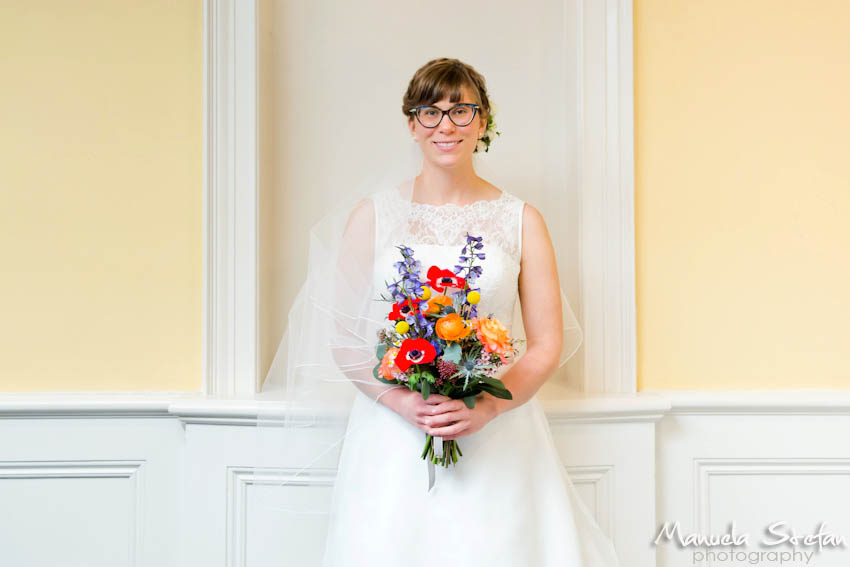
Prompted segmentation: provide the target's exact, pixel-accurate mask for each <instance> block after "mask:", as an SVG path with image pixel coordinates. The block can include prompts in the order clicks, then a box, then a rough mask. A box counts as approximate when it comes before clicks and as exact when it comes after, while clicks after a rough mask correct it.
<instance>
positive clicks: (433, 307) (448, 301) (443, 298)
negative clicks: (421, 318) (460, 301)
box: [425, 295, 454, 313]
mask: <svg viewBox="0 0 850 567" xmlns="http://www.w3.org/2000/svg"><path fill="white" fill-rule="evenodd" d="M453 303H454V302H453V301H452V298H451V297H449V296H448V295H435V296H434V297H432V298H431V299H429V300H428V308H427V309H426V311H425V312H426V313H437V312H439V311H440V305H442V306H444V307H451V306H452V304H453Z"/></svg>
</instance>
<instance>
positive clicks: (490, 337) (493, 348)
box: [469, 318, 513, 364]
mask: <svg viewBox="0 0 850 567" xmlns="http://www.w3.org/2000/svg"><path fill="white" fill-rule="evenodd" d="M469 323H470V325H472V328H473V329H475V333H476V335H477V336H478V340H479V341H481V344H482V345H484V351H485V352H489V353H497V354H498V355H499V358H501V359H502V363H503V364H507V363H508V362H509V360H508V357H509V355H510V354H511V353H512V352H513V347H511V344H510V342H509V341H510V340H511V339H510V337H509V336H508V330H507V329H505V327H504V326H503V325H502V323H500V322H499V320H498V319H487V318H484V319H478V318H475V319H470V320H469Z"/></svg>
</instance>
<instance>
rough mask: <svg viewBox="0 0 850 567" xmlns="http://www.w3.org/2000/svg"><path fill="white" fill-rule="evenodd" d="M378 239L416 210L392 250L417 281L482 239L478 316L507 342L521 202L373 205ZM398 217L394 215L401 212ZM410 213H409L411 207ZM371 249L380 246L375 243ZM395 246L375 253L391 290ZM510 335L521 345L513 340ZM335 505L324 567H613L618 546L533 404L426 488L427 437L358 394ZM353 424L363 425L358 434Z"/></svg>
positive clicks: (388, 197)
mask: <svg viewBox="0 0 850 567" xmlns="http://www.w3.org/2000/svg"><path fill="white" fill-rule="evenodd" d="M372 201H373V203H374V206H375V219H376V227H375V229H376V231H381V230H382V227H383V226H385V224H390V223H382V222H381V219H382V218H392V217H388V216H385V215H394V214H397V212H398V210H402V209H403V210H406V211H409V215H410V219H409V221H410V222H409V223H408V224H406V226H407V228H406V229H405V231H404V233H403V234H399V235H398V239H396V238H395V237H393V240H392V241H393V243H394V244H398V245H401V244H404V245H406V246H409V247H411V248H412V249H413V250H414V256H415V258H416V259H418V260H419V261H420V262H421V264H422V274H423V277H424V274H425V272H427V269H428V268H429V267H430V266H431V265H436V266H439V267H441V268H443V269H452V268H453V267H454V265H455V264H457V263H458V260H457V258H458V256H459V255H460V251H461V248H462V247H463V244H464V243H465V236H466V233H467V232H469V234H470V235H472V236H483V237H484V249H483V252H485V259H484V260H477V261H476V265H479V266H481V267H482V269H483V273H482V275H481V277H479V278H478V280H477V282H476V285H477V286H479V287H480V288H481V300H480V302H479V304H478V313H479V315H481V316H484V315H486V314H489V313H493V314H494V316H495V317H497V318H498V319H499V320H500V321H501V322H502V324H503V325H504V326H505V327H506V328H507V329H508V331H509V332H510V330H511V326H512V323H513V321H512V319H513V315H514V308H515V304H516V303H517V301H518V293H517V289H518V275H519V271H520V253H521V250H522V213H523V208H524V205H525V203H524V202H523V201H521V200H520V199H519V198H517V197H515V196H514V195H511V194H509V193H507V192H504V191H503V192H502V193H501V195H500V197H499V198H498V199H496V200H489V201H488V200H482V201H477V202H474V203H472V204H470V205H466V206H458V205H452V204H448V205H427V204H422V203H410V202H406V203H404V206H403V207H402V203H401V196H400V195H399V194H398V193H396V192H394V191H386V192H382V193H376V194H374V195H373V196H372ZM395 206H397V207H399V208H398V209H397V210H396V211H394V207H395ZM411 206H412V208H410V207H411ZM376 241H379V242H381V241H384V240H383V238H377V239H376ZM399 259H400V257H399V251H398V249H396V248H394V247H393V248H390V249H388V250H375V266H376V267H375V284H376V285H377V286H379V287H378V289H382V288H384V287H385V284H384V282H388V281H390V282H391V281H394V280H396V279H397V278H398V273H397V271H396V269H395V267H394V266H393V264H394V262H396V261H398V260H399ZM511 336H514V335H513V334H511ZM355 398H356V399H355V401H354V405H353V407H352V411H351V414H350V417H349V423H348V430H349V432H350V433H349V435H348V436H347V437H346V438H345V442H344V444H343V446H342V449H341V453H340V460H339V466H338V469H337V480H336V483H335V486H334V492H333V495H332V498H331V514H330V516H329V525H328V534H327V539H326V548H325V554H324V562H323V566H324V567H343V566H345V567H367V566H368V567H419V566H422V567H425V566H429V567H431V566H435V565H437V566H440V567H479V566H480V567H485V566H486V567H523V566H528V567H583V566H584V567H616V566H618V565H619V563H618V560H617V557H616V553H615V551H614V547H613V544H612V542H611V540H610V539H609V538H608V537H607V536H606V535H605V534H604V532H603V531H602V530H601V528H599V526H598V524H596V522H595V520H594V519H593V517H592V515H591V513H590V512H589V510H588V509H587V508H586V506H585V505H584V503H583V502H582V501H581V499H580V497H579V496H578V494H577V493H576V491H575V488H574V487H573V485H572V482H571V481H570V479H569V477H568V475H567V472H566V469H565V467H564V465H563V463H562V462H561V460H560V457H559V455H558V453H557V450H556V448H555V445H554V442H553V440H552V435H551V431H550V429H549V423H548V421H547V419H546V416H545V414H544V412H543V410H542V408H541V406H540V403H539V401H538V399H537V397H536V396H534V397H532V399H531V400H529V401H528V402H526V403H525V404H523V405H521V406H519V407H516V408H513V409H512V410H510V411H506V412H503V413H502V414H500V415H498V416H497V417H496V418H495V419H493V420H492V421H490V422H489V423H487V424H486V425H485V426H484V427H483V428H481V429H480V430H478V431H476V432H475V433H472V434H470V435H464V436H462V437H459V438H457V442H458V444H459V447H460V449H461V451H462V452H463V456H462V457H460V459H459V461H458V462H457V463H456V464H455V465H453V466H452V465H450V466H449V467H448V468H444V467H442V466H439V465H437V466H435V469H436V470H435V475H436V478H435V484H434V486H433V488H431V490H430V491H429V490H428V472H427V461H426V460H424V459H422V458H420V454H421V452H422V448H423V446H424V443H425V432H423V431H422V430H421V429H419V428H417V427H415V426H413V425H412V424H410V423H408V422H407V421H406V420H405V419H404V418H402V417H401V416H400V415H398V414H397V413H395V412H394V411H393V410H392V409H390V408H389V407H387V406H386V405H384V404H382V403H375V402H374V401H373V400H371V399H370V398H368V397H367V396H366V395H365V394H363V393H362V392H358V393H357V394H356V397H355ZM355 425H357V426H358V427H356V428H355Z"/></svg>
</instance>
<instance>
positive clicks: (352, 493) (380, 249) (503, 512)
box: [258, 58, 619, 567]
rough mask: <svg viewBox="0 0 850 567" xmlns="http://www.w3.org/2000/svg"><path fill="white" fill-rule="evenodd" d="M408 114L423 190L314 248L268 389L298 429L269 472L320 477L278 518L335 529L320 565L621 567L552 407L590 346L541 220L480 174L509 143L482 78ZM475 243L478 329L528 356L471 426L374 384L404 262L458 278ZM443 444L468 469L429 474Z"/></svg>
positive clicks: (269, 421)
mask: <svg viewBox="0 0 850 567" xmlns="http://www.w3.org/2000/svg"><path fill="white" fill-rule="evenodd" d="M402 111H403V113H404V115H405V119H406V123H407V126H408V128H409V131H410V135H411V137H412V139H413V140H414V144H415V146H414V148H416V150H417V152H418V153H419V155H420V156H421V161H419V162H418V169H419V170H418V171H417V172H416V173H417V174H416V175H415V176H414V177H409V178H405V179H404V180H403V181H402V182H400V183H398V182H396V181H395V180H393V181H392V182H391V183H384V184H382V185H380V186H379V187H377V189H376V190H374V191H372V192H371V193H370V194H369V195H368V196H366V197H364V198H360V199H358V200H356V201H355V202H354V203H353V204H346V205H345V206H343V207H340V208H339V209H338V213H336V214H335V215H329V216H328V218H327V219H326V221H325V222H324V223H323V224H322V223H320V228H318V229H314V231H313V233H312V235H311V249H310V263H309V267H308V277H307V281H306V282H305V284H304V286H303V287H302V289H301V292H299V295H298V297H297V298H296V301H295V305H294V307H293V308H292V311H291V312H290V315H289V327H288V330H287V333H286V335H285V336H284V340H283V341H282V342H281V346H280V348H279V349H278V353H277V354H276V356H275V361H274V363H273V364H272V369H271V370H270V372H269V376H267V379H266V384H265V386H264V389H265V390H270V389H272V388H282V389H283V391H284V392H285V398H286V400H287V401H288V404H287V405H286V406H285V407H286V409H285V410H284V413H283V414H282V415H281V414H279V413H278V412H279V411H280V410H278V409H269V410H268V413H267V414H266V415H264V416H263V419H262V420H261V421H262V423H261V425H263V424H265V425H271V426H274V427H268V428H265V430H267V431H273V432H274V433H275V434H279V433H280V430H281V428H280V425H281V424H284V425H285V426H290V427H289V428H287V427H284V428H283V429H286V431H287V433H286V437H275V439H274V441H267V442H266V443H265V444H264V445H263V446H262V447H261V448H260V452H261V453H263V454H264V455H265V456H266V457H267V458H268V455H269V452H270V451H271V450H272V449H273V448H274V449H277V448H280V447H283V446H284V445H285V446H286V451H287V456H288V457H289V456H292V457H291V458H292V459H296V458H297V459H301V460H300V461H299V462H300V463H303V460H308V461H309V463H308V464H307V466H304V467H301V468H298V471H297V473H296V475H295V476H297V477H298V481H295V480H293V478H294V477H293V476H290V477H289V478H287V479H285V480H283V481H281V483H282V484H287V485H290V486H298V487H301V495H300V496H297V497H293V498H292V499H291V500H290V501H289V502H287V505H286V506H285V507H282V508H277V509H278V510H282V511H286V512H288V513H293V512H294V513H296V514H298V513H300V514H301V516H299V517H300V518H307V517H309V516H307V515H306V514H313V517H316V515H318V517H322V518H327V523H326V524H324V527H325V528H326V529H327V532H326V538H325V544H324V547H323V549H322V550H321V552H319V553H317V555H316V556H315V559H314V561H316V562H315V563H306V564H316V565H319V564H321V565H323V566H324V567H337V566H346V567H358V566H363V567H365V566H369V567H384V566H386V567H389V566H393V567H396V566H399V565H404V566H419V565H422V566H425V565H434V564H437V565H443V566H449V567H453V566H464V567H476V566H482V567H483V566H487V567H509V566H510V567H517V566H529V567H531V566H534V567H555V566H557V567H564V566H567V565H569V566H571V567H572V566H575V567H579V566H587V567H614V566H617V565H619V563H618V560H617V556H616V553H615V551H614V547H613V544H612V542H611V541H610V539H609V538H608V537H607V536H606V535H605V534H604V533H603V532H602V530H601V529H600V528H599V526H598V525H597V524H596V522H595V521H594V519H593V517H592V516H591V514H590V512H589V510H588V509H587V508H586V506H585V505H584V503H583V502H582V501H581V499H580V498H579V497H578V495H577V493H576V491H575V488H574V487H573V485H572V482H571V481H570V479H569V477H568V475H567V473H566V470H565V468H564V465H563V463H562V462H561V461H560V458H559V456H558V453H557V450H556V448H555V445H554V443H553V440H552V436H551V432H550V430H549V425H548V421H547V420H546V416H545V414H544V413H543V410H542V408H541V406H540V404H539V401H538V399H537V397H536V393H537V391H538V390H539V388H540V387H541V386H542V385H543V383H544V382H546V380H548V379H549V378H550V377H551V376H552V374H553V372H554V371H555V370H556V369H557V368H558V367H560V366H562V365H563V364H564V363H565V362H566V361H567V359H569V358H570V357H571V356H572V355H573V354H574V352H575V350H576V349H577V348H578V346H579V343H580V342H581V330H580V327H579V326H578V323H577V322H576V320H575V317H574V315H573V313H572V310H571V309H570V307H569V304H568V302H567V301H566V297H565V296H564V294H563V292H562V290H561V287H560V283H559V280H558V271H557V265H556V261H555V253H554V250H553V246H552V242H551V239H550V237H549V232H548V230H547V227H546V223H545V221H544V219H543V216H542V215H541V213H540V212H539V211H538V210H537V209H536V208H534V207H533V206H532V205H530V204H528V203H525V202H523V201H522V200H521V199H519V198H518V197H516V196H514V195H513V194H511V193H510V192H508V191H505V190H504V189H499V188H497V187H495V186H494V185H493V184H491V183H489V182H488V181H486V180H485V179H483V178H481V177H480V176H479V175H477V173H476V169H475V159H474V158H475V157H477V156H475V154H479V155H480V153H481V151H482V150H488V149H489V148H488V146H489V144H490V143H491V142H492V139H493V137H494V136H493V131H492V130H493V129H492V122H493V121H492V109H491V104H490V101H489V98H488V95H487V90H486V87H485V81H484V78H483V77H482V76H481V75H480V74H479V73H478V72H477V71H476V70H475V69H473V68H472V67H471V66H469V65H468V64H466V63H463V62H461V61H459V60H457V59H448V58H441V59H435V60H432V61H429V62H428V63H426V64H425V65H424V66H422V67H421V68H420V69H418V70H417V71H416V72H415V74H414V75H413V77H412V79H411V80H410V83H409V85H408V87H407V91H406V93H405V94H404V97H403V102H402ZM467 235H470V236H474V237H482V238H483V243H484V249H483V250H482V252H483V253H482V254H481V257H480V258H481V261H480V263H479V265H480V266H481V268H482V270H481V273H480V275H479V277H478V278H477V280H476V281H475V283H476V285H477V286H478V288H479V289H480V302H479V303H478V305H477V308H478V313H479V314H481V315H480V316H482V317H483V316H485V315H486V314H492V316H493V317H495V318H496V319H498V320H499V321H500V322H501V323H502V325H503V326H504V329H505V330H507V333H508V334H509V335H510V336H511V337H518V338H521V339H522V340H524V341H525V343H524V345H525V349H524V352H522V354H521V356H518V357H516V358H513V359H511V360H510V361H509V363H508V364H507V365H505V366H503V367H501V368H500V369H499V370H500V372H499V373H498V374H497V376H496V377H497V378H499V379H500V380H501V381H502V382H503V383H504V385H505V386H506V387H507V389H508V390H509V391H510V392H511V394H512V397H511V399H500V398H496V397H494V396H492V395H490V394H486V393H481V394H479V395H478V396H477V397H476V401H475V404H474V406H473V407H472V408H469V407H468V406H467V405H466V404H465V403H464V401H463V400H461V399H452V398H449V397H447V396H443V395H437V394H431V395H429V396H428V397H427V399H425V398H424V397H423V394H422V393H421V392H419V391H414V390H411V389H409V388H408V387H407V386H406V385H399V384H395V385H390V384H388V383H387V382H384V381H378V380H377V379H376V378H375V374H374V372H377V370H376V368H375V367H376V364H378V363H379V362H381V361H379V360H378V358H377V355H376V350H375V348H376V345H377V343H378V339H377V334H378V333H379V332H380V330H381V329H385V328H387V327H389V326H390V324H391V321H389V320H388V318H387V313H388V312H389V311H390V309H391V307H392V305H391V304H388V303H386V302H382V301H378V300H376V298H378V297H379V296H381V294H382V292H383V294H384V295H386V291H387V286H388V285H391V284H392V283H393V282H397V281H398V279H399V270H400V267H399V264H401V263H400V262H399V260H401V259H402V257H401V256H400V254H399V252H400V249H401V248H409V249H411V250H412V251H413V252H414V253H415V258H416V260H417V261H418V262H419V263H420V264H421V267H422V273H423V274H424V273H425V272H426V271H427V270H428V268H429V267H431V266H436V267H438V268H440V269H451V268H452V267H455V264H457V261H458V255H459V254H460V253H461V250H462V248H463V247H464V244H465V243H466V238H467ZM400 247H401V248H400ZM456 267H457V268H460V266H456ZM426 299H427V298H426ZM520 318H521V320H522V322H521V323H520V321H519V319H520ZM499 332H501V331H496V333H497V334H498V333H499ZM502 338H504V336H503V337H502ZM389 366H392V365H389ZM382 368H383V370H385V371H388V372H390V373H391V372H393V371H394V370H393V369H392V368H389V367H387V366H386V362H385V361H384V362H382ZM395 371H397V369H396V370H395ZM385 376H386V375H385ZM352 385H353V386H355V387H354V388H352ZM269 407H270V408H271V406H269ZM276 407H280V405H279V404H278V405H277V406H276ZM334 427H336V428H337V429H336V431H337V433H336V434H335V433H333V431H334ZM258 429H261V428H258ZM427 435H431V436H433V437H434V438H435V439H434V441H435V446H438V445H440V443H437V441H438V439H440V438H441V439H442V440H446V441H447V440H455V441H456V442H457V444H458V446H459V448H460V450H461V451H462V454H463V456H462V458H460V459H459V461H458V462H457V463H455V464H453V465H452V466H449V467H442V466H439V465H438V466H436V467H435V466H433V464H432V463H430V462H427V463H426V461H425V460H423V459H422V458H420V454H421V453H422V448H423V443H424V442H425V439H426V436H427ZM282 438H283V439H285V441H280V439H282ZM280 450H281V451H282V450H283V449H280ZM299 466H300V465H299ZM317 471H323V474H324V476H322V475H320V474H319V472H317ZM305 478H306V479H308V480H307V481H304V479H305ZM316 478H321V479H323V482H326V485H330V486H331V487H332V489H331V490H330V491H329V495H330V498H329V500H328V502H327V503H326V504H317V503H316V499H315V498H313V500H311V504H309V505H307V506H306V507H309V508H310V511H309V512H305V504H304V502H305V499H307V500H309V497H308V496H305V494H306V493H305V492H304V491H303V487H304V486H311V484H310V482H311V480H310V479H316ZM328 479H330V480H328ZM313 482H314V481H313ZM270 507H272V506H271V505H270ZM319 560H321V563H319V562H318V561H319ZM300 564H305V563H304V562H303V561H302V562H301V563H300Z"/></svg>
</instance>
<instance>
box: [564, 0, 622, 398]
mask: <svg viewBox="0 0 850 567" xmlns="http://www.w3.org/2000/svg"><path fill="white" fill-rule="evenodd" d="M576 9H577V11H578V12H580V13H577V14H572V15H570V14H569V13H568V12H567V13H568V17H576V18H577V21H579V22H582V23H583V25H582V26H580V29H579V33H580V34H582V35H581V39H580V52H579V53H578V54H577V57H579V58H580V59H579V61H578V62H577V63H578V68H579V69H580V76H579V77H578V80H579V81H580V83H581V86H580V89H579V119H580V121H581V123H580V126H579V130H580V132H579V135H580V136H581V144H580V145H581V148H582V155H581V160H580V168H579V199H580V201H581V214H580V222H581V227H580V239H581V243H580V250H581V270H582V275H581V281H582V286H583V290H582V298H581V309H582V313H583V320H584V321H583V326H584V337H585V341H584V350H583V357H584V358H583V361H582V369H583V376H584V380H583V383H582V384H581V390H582V391H583V392H586V393H596V392H607V393H634V392H636V391H637V358H636V356H637V355H636V351H637V338H636V317H635V309H636V306H635V261H634V245H635V238H634V234H635V230H634V102H633V101H634V88H633V43H632V35H633V32H632V26H633V23H632V1H631V0H609V1H607V2H596V1H592V0H579V1H578V2H577V3H576Z"/></svg>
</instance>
